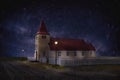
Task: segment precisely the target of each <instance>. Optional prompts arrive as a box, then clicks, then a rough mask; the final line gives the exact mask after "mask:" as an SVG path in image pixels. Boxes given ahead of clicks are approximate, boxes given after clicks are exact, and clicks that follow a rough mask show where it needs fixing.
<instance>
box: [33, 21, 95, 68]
mask: <svg viewBox="0 0 120 80" xmlns="http://www.w3.org/2000/svg"><path fill="white" fill-rule="evenodd" d="M95 57H96V50H95V47H94V46H93V45H92V44H91V43H88V42H86V41H84V40H83V39H71V38H56V37H52V36H51V35H50V34H49V32H47V29H46V26H45V24H44V21H43V20H41V22H40V25H39V28H38V31H37V33H36V35H35V53H34V58H35V60H36V61H39V62H42V63H49V64H55V65H63V66H64V65H79V64H80V61H81V60H83V59H89V58H95Z"/></svg>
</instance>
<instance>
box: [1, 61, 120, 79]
mask: <svg viewBox="0 0 120 80" xmlns="http://www.w3.org/2000/svg"><path fill="white" fill-rule="evenodd" d="M38 64H39V63H36V62H27V61H0V80H120V77H119V76H120V65H92V66H87V65H86V66H79V67H62V68H61V67H60V68H54V67H49V66H47V67H45V64H43V65H44V67H43V66H42V67H41V66H38ZM36 65H37V66H36ZM40 65H42V64H40Z"/></svg>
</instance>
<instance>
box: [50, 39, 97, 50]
mask: <svg viewBox="0 0 120 80" xmlns="http://www.w3.org/2000/svg"><path fill="white" fill-rule="evenodd" d="M56 42H57V44H55V43H56ZM49 46H50V49H51V50H83V51H88V50H94V51H95V48H94V47H93V45H92V44H90V43H87V42H85V41H84V40H82V39H67V38H51V39H50V43H49Z"/></svg>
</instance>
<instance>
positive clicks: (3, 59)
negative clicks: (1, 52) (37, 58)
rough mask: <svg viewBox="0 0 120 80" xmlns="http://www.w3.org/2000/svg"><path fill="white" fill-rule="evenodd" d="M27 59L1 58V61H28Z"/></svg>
mask: <svg viewBox="0 0 120 80" xmlns="http://www.w3.org/2000/svg"><path fill="white" fill-rule="evenodd" d="M26 60H27V58H26V57H0V61H26Z"/></svg>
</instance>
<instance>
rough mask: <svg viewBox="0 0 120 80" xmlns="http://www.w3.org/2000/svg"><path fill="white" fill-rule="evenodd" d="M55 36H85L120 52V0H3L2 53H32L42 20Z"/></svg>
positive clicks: (100, 49)
mask: <svg viewBox="0 0 120 80" xmlns="http://www.w3.org/2000/svg"><path fill="white" fill-rule="evenodd" d="M41 19H44V22H45V24H46V28H47V30H48V32H49V33H50V35H51V36H53V37H67V38H80V39H81V38H82V39H84V40H85V41H88V42H91V43H92V44H93V45H94V46H95V48H96V50H97V55H104V56H120V36H119V34H120V1H119V0H20V1H19V0H0V56H32V55H33V54H34V37H35V33H36V32H37V29H38V26H39V24H40V20H41Z"/></svg>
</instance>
